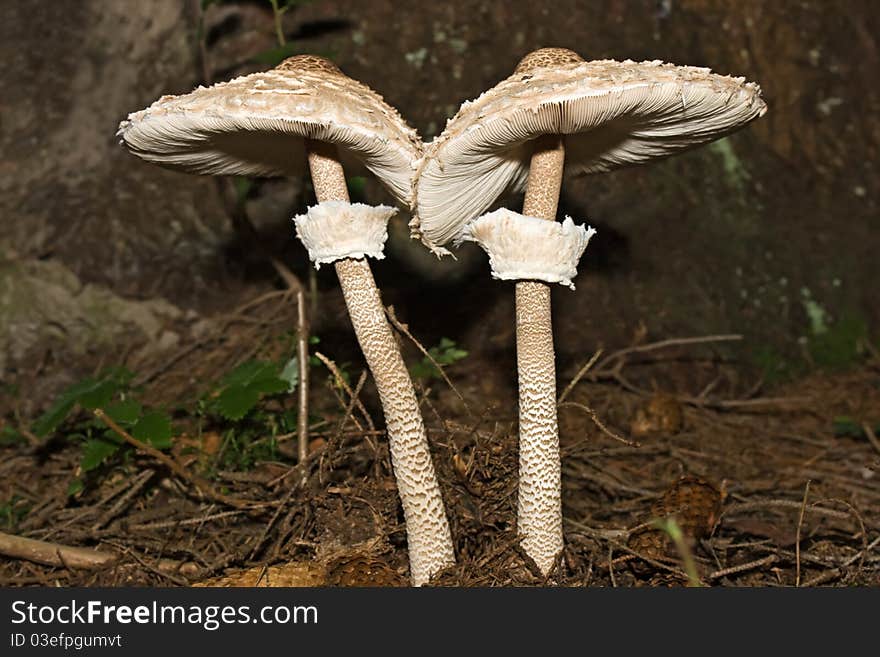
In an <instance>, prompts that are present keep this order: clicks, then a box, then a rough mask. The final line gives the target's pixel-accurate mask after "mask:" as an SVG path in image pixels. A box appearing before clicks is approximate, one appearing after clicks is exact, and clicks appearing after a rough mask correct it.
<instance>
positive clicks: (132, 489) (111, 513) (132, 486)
mask: <svg viewBox="0 0 880 657" xmlns="http://www.w3.org/2000/svg"><path fill="white" fill-rule="evenodd" d="M154 474H156V472H155V471H154V470H149V469H147V470H144V471H143V472H141V473H140V474H138V475H137V476H136V477H134V478H133V480H129V481H128V482H126V484H127V486H128V490H127V491H126V492H125V494H123V495H122V496H121V497H120V498H119V499H118V500H117V501H116V503H115V504H114V505H113V506H112V507H110V508H109V509H108V510H107V511H106V512H104V513H103V514H102V515H101V517H100V518H98V520H97V521H95V524H93V525H92V531H97V530H98V529H101V527H103V526H104V525H106V524H107V523H108V522H110V521H111V520H113V518H115V517H116V516H118V515H119V514H120V513H122V511H123V510H124V509H125V507H126V506H128V503H129V502H130V501H131V500H132V498H133V497H134V496H135V495H137V494H138V493H139V492H140V491H141V490H142V489H143V487H144V486H146V485H147V482H148V481H149V480H150V479H151V478H152V477H153V475H154Z"/></svg>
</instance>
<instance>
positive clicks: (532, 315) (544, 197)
mask: <svg viewBox="0 0 880 657" xmlns="http://www.w3.org/2000/svg"><path fill="white" fill-rule="evenodd" d="M564 163H565V146H564V144H563V140H562V137H560V136H556V135H548V136H547V137H543V138H541V139H539V140H538V142H537V144H536V149H535V152H534V154H533V155H532V161H531V166H530V168H529V181H528V186H527V188H526V197H525V202H524V204H523V214H525V215H527V216H530V217H540V218H542V219H548V220H550V221H553V220H554V219H556V208H557V206H558V203H559V189H560V187H561V185H562V172H563V166H564ZM516 358H517V369H518V371H519V435H520V439H519V500H518V506H517V531H518V532H519V535H520V536H521V537H522V546H523V549H524V550H525V551H526V554H528V555H529V556H530V557H531V558H532V559H534V561H535V563H536V564H537V565H538V567H539V568H540V569H541V572H543V573H544V574H545V575H546V574H547V573H548V572H549V571H550V569H551V568H552V567H553V563H554V561H555V560H556V557H557V556H558V555H559V553H560V552H561V551H562V548H563V538H562V465H561V461H560V456H559V427H558V423H557V419H556V362H555V360H556V355H555V353H554V349H553V322H552V319H551V312H550V286H549V285H547V284H546V283H541V282H539V281H518V282H517V284H516Z"/></svg>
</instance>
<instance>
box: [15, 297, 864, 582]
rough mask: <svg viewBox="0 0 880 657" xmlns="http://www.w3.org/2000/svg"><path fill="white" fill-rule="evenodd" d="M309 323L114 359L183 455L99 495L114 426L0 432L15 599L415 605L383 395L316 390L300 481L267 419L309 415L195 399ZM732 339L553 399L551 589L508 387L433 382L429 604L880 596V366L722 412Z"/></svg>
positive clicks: (227, 319)
mask: <svg viewBox="0 0 880 657" xmlns="http://www.w3.org/2000/svg"><path fill="white" fill-rule="evenodd" d="M294 321H295V304H294V303H293V296H292V294H291V293H289V292H287V291H285V290H278V291H276V292H272V293H269V294H264V295H263V296H262V297H260V298H257V299H254V300H253V301H251V302H250V303H249V304H247V306H246V307H244V306H243V307H241V308H239V309H238V311H236V312H234V313H232V314H230V315H228V316H224V317H223V318H221V320H220V321H218V322H216V323H215V324H214V328H213V329H212V330H210V331H207V332H206V333H204V334H203V335H202V336H201V337H200V338H199V339H198V340H194V341H192V342H191V343H188V344H181V345H179V346H178V347H177V349H176V350H175V351H173V352H172V353H169V352H167V351H166V352H162V355H161V356H156V355H152V356H144V357H142V358H141V359H140V360H139V362H135V363H132V359H133V357H132V355H131V354H132V353H134V352H133V351H132V350H131V348H128V349H122V348H121V349H120V352H119V353H118V354H113V353H108V354H107V356H106V360H107V363H112V362H125V363H126V365H127V366H129V367H131V369H132V370H133V371H135V372H137V375H136V377H135V380H134V381H133V382H132V384H131V385H132V386H133V388H132V389H133V390H136V391H137V396H138V400H139V403H141V402H142V403H143V405H144V406H145V407H163V406H164V407H168V408H171V409H173V410H172V411H170V412H171V417H172V418H173V426H174V437H173V439H172V440H171V441H170V442H169V444H168V445H167V446H166V447H167V448H163V449H153V448H148V447H146V446H143V443H141V447H140V448H130V447H128V446H123V447H122V448H119V449H118V450H117V451H116V452H115V453H114V454H113V455H111V456H107V458H103V459H101V460H100V461H99V462H98V463H97V464H95V463H93V464H91V465H89V466H88V471H85V470H84V464H85V461H84V460H83V458H84V454H83V450H84V448H83V445H84V441H86V438H87V437H88V435H90V434H89V432H94V431H97V428H98V427H99V426H103V425H101V424H100V423H99V420H97V419H96V418H95V417H94V416H93V415H92V414H91V413H89V412H88V411H87V410H83V409H79V410H77V407H74V408H73V409H72V410H71V412H70V414H69V416H68V417H67V419H66V420H64V421H62V422H60V423H59V425H58V427H57V429H55V430H54V431H53V432H51V433H50V435H49V437H47V438H45V439H40V438H38V437H37V436H35V435H34V433H33V432H32V431H31V430H29V429H27V428H26V427H27V426H32V424H29V422H30V420H29V419H26V418H22V417H20V416H18V415H17V414H16V413H15V409H14V408H5V409H2V410H3V412H4V413H5V415H4V416H3V418H4V419H3V420H2V422H3V425H2V426H0V429H2V430H3V433H2V435H3V436H4V437H5V438H4V440H3V441H0V442H2V443H3V444H0V532H4V533H3V534H0V552H2V553H3V554H5V555H7V556H4V557H0V585H4V586H28V585H52V586H55V585H62V586H74V585H77V586H123V585H126V586H129V585H135V586H140V585H180V586H189V585H220V586H236V585H261V586H267V585H268V586H296V585H318V586H321V585H330V586H405V585H407V583H408V567H407V555H406V539H405V530H404V526H403V523H402V512H401V509H400V505H399V501H398V498H397V493H396V486H395V482H394V478H393V474H392V470H391V464H390V458H389V453H388V448H387V441H386V439H385V435H384V432H383V429H382V427H383V420H382V416H381V411H380V410H379V408H378V403H377V400H376V397H375V391H374V390H373V389H372V383H371V382H370V380H369V377H368V376H366V375H365V374H361V372H360V371H358V370H356V369H354V368H353V367H352V366H350V365H348V364H345V363H343V364H340V365H338V366H337V367H336V373H335V374H334V373H333V372H332V371H331V370H328V369H327V368H326V367H325V365H324V364H323V363H316V364H315V365H313V366H312V367H311V372H312V376H311V379H312V384H311V388H310V395H309V404H310V406H309V413H308V416H309V419H310V443H309V456H308V458H307V459H306V460H305V461H304V462H303V463H302V464H298V463H297V458H296V440H297V438H296V434H295V431H290V430H286V429H285V428H284V426H282V425H281V424H280V422H279V421H277V419H273V418H277V417H280V416H282V415H284V414H285V413H289V412H291V410H292V409H295V406H296V401H295V396H296V395H287V394H281V395H278V394H274V395H272V394H267V395H265V396H264V397H263V398H262V399H261V401H260V402H259V404H258V405H257V406H256V407H255V410H253V411H251V412H250V414H249V415H246V416H245V417H244V418H242V419H241V420H239V421H236V422H230V421H228V420H225V419H223V418H220V417H217V416H215V415H211V414H210V413H208V412H206V411H205V408H206V404H209V403H210V399H211V398H212V397H216V393H212V392H211V390H210V389H208V390H197V389H198V387H199V386H198V385H196V384H194V382H204V381H213V380H214V379H215V378H216V376H217V373H218V372H220V373H223V372H228V371H230V370H232V369H233V368H235V367H236V366H238V365H241V364H242V363H246V362H248V360H249V359H253V358H260V359H267V361H273V360H277V359H278V358H279V356H282V355H283V354H284V353H289V340H286V339H285V337H284V336H288V337H289V335H290V332H289V330H288V327H290V326H291V325H293V323H294ZM267 336H268V337H267ZM401 338H402V341H403V342H404V344H405V346H406V354H407V360H408V361H410V362H412V361H413V360H418V358H420V357H421V354H419V353H418V351H416V349H414V345H413V343H412V342H411V341H410V339H409V338H408V337H406V336H405V335H401ZM728 339H732V338H729V337H726V336H706V337H703V338H692V339H687V340H685V339H675V338H669V339H667V340H664V341H661V342H649V341H647V340H641V341H638V340H637V341H635V342H634V343H633V345H632V346H631V347H629V348H627V349H624V350H620V351H617V352H613V353H598V354H595V355H592V354H589V353H588V354H585V355H584V363H585V366H584V367H581V368H580V369H579V371H578V375H576V376H575V377H573V378H571V379H569V380H560V385H559V390H560V393H561V403H560V406H559V413H560V433H561V447H562V455H563V488H564V491H563V503H564V509H563V510H564V517H565V535H566V545H567V547H566V550H565V552H564V554H563V555H562V557H561V558H560V560H559V562H558V564H557V566H556V567H555V569H554V571H553V572H552V573H551V574H550V575H549V576H548V577H542V576H541V575H540V573H539V572H538V571H537V569H536V567H535V566H534V564H533V563H532V562H530V560H529V559H528V557H526V556H525V554H524V552H523V551H522V549H521V548H520V546H519V544H518V540H517V535H516V529H515V515H516V491H517V442H516V411H515V409H516V406H515V400H514V399H513V398H511V397H510V395H509V394H508V395H504V394H495V393H492V392H491V390H492V389H491V388H486V386H481V385H480V381H481V379H483V378H484V376H485V372H486V371H487V369H492V367H493V364H491V363H486V362H480V361H479V360H478V359H476V358H470V357H463V358H461V359H460V360H458V361H457V362H454V363H453V364H450V365H449V366H448V367H446V368H445V371H446V374H447V375H448V377H449V380H450V382H451V383H452V384H453V385H454V386H455V388H452V387H450V385H449V384H448V383H447V382H445V381H444V380H443V378H442V377H441V376H439V373H438V372H436V371H435V372H434V374H435V375H436V376H431V377H427V378H417V380H418V381H419V382H420V386H419V387H420V395H421V399H422V408H423V412H424V416H425V418H426V422H427V425H428V431H429V438H430V442H431V446H432V450H433V455H434V459H435V464H436V467H437V470H438V476H439V479H440V484H441V487H442V489H443V495H444V498H445V500H446V504H447V512H448V515H449V518H450V522H451V527H452V534H453V537H454V541H455V546H456V555H457V564H456V565H455V566H453V567H451V568H449V569H448V570H446V571H444V572H442V573H441V574H440V575H439V576H438V577H436V578H435V580H434V582H433V583H434V584H437V585H441V586H515V585H525V586H540V585H563V586H678V585H687V584H702V585H707V586H816V585H832V586H852V585H878V584H880V440H878V437H877V432H878V431H880V359H878V358H877V357H876V354H874V355H873V357H871V358H869V359H868V360H867V361H865V362H864V363H862V364H861V365H859V366H858V367H856V368H854V369H851V370H849V371H847V372H843V373H821V374H820V373H814V374H812V375H809V376H807V377H805V378H802V379H800V380H797V381H794V382H790V383H788V384H785V385H781V386H777V387H774V388H773V389H772V390H767V391H765V390H763V389H762V387H761V386H760V385H757V384H756V385H753V386H752V387H751V389H750V390H749V391H748V392H747V393H746V394H743V395H741V396H739V397H738V398H735V399H725V398H722V397H720V396H719V395H718V393H717V390H720V389H722V387H721V386H717V385H715V383H717V382H718V381H720V380H722V379H724V378H725V377H729V376H731V374H730V370H731V368H732V367H733V366H732V365H731V364H729V363H726V362H725V361H724V359H722V358H718V357H717V356H715V355H713V352H712V346H713V344H714V343H715V342H717V341H723V340H728ZM316 349H317V350H321V349H327V350H328V353H333V352H332V346H331V345H324V344H319V345H317V347H313V352H314V351H315V350H316ZM591 356H593V357H592V358H591ZM134 360H137V359H134ZM327 360H328V362H330V363H331V364H333V363H332V361H331V360H330V359H329V358H328V359H327ZM349 370H351V372H349ZM696 370H699V371H700V372H701V374H700V376H699V377H690V379H689V373H691V372H693V371H696ZM660 372H662V373H663V376H660V374H659V373H660ZM670 372H677V373H678V376H677V377H673V378H675V379H676V380H705V377H706V373H707V372H710V373H715V377H714V378H712V379H711V381H712V382H715V383H712V382H710V384H709V385H706V386H704V387H703V389H702V391H701V392H700V393H698V394H696V395H694V394H693V392H682V391H681V390H675V389H668V386H666V388H667V389H664V390H663V391H657V390H656V389H655V388H656V387H657V385H656V381H657V380H658V379H663V380H667V379H669V373H670ZM33 376H34V377H37V376H40V373H39V371H38V369H37V368H35V370H34V373H33ZM359 377H360V378H359ZM20 385H25V386H26V385H27V384H26V380H25V379H24V378H23V379H22V382H21V384H20ZM194 390H197V394H198V395H199V396H198V397H195V396H194V394H196V393H194V392H193V391H194ZM480 390H489V392H484V393H481V392H480ZM132 394H134V393H132ZM459 394H461V397H459ZM361 397H363V401H362V403H361V399H360V398H361ZM464 399H466V400H467V404H465V403H464ZM206 400H207V401H206ZM104 430H106V427H105V429H104ZM13 437H16V439H13ZM72 482H75V484H76V485H75V486H73V487H72ZM669 518H672V519H674V522H673V523H670V522H669V520H668V519H669ZM677 529H678V530H680V531H681V534H682V540H680V541H677V540H675V538H676V537H677V533H676V530H677ZM22 537H24V538H29V539H34V540H35V541H39V542H40V543H28V544H27V545H24V546H23V545H21V544H20V543H19V542H18V541H19V539H20V538H22ZM10 542H11V543H10ZM76 548H85V550H78V549H76Z"/></svg>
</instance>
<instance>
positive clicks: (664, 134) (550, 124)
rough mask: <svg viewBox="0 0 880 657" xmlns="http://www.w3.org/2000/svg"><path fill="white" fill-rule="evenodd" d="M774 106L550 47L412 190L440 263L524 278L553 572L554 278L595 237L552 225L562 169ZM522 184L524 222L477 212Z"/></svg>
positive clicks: (536, 487) (521, 363) (597, 166)
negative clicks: (457, 256) (477, 254)
mask: <svg viewBox="0 0 880 657" xmlns="http://www.w3.org/2000/svg"><path fill="white" fill-rule="evenodd" d="M765 111H766V106H765V104H764V102H763V101H762V100H761V98H760V89H759V87H758V86H757V85H755V84H751V83H747V82H745V80H744V79H742V78H732V77H726V76H721V75H716V74H713V73H711V72H710V71H709V70H708V69H705V68H695V67H689V66H674V65H672V64H664V63H662V62H659V61H652V62H641V63H637V62H633V61H623V62H618V61H612V60H601V61H593V62H585V61H584V60H583V59H582V58H581V57H580V56H579V55H578V54H577V53H575V52H573V51H571V50H567V49H564V48H542V49H540V50H536V51H534V52H532V53H530V54H528V55H526V57H524V58H523V59H522V61H521V62H520V63H519V65H518V66H517V68H516V70H515V72H514V73H513V75H511V76H510V77H508V78H507V79H505V80H503V81H501V82H500V83H498V84H497V85H496V86H495V87H493V88H492V89H490V90H489V91H487V92H485V93H484V94H482V95H481V96H480V97H479V98H477V99H476V100H475V101H473V102H466V103H464V104H463V105H462V107H461V109H460V110H459V112H458V113H457V114H456V115H455V117H453V118H452V119H450V121H449V122H448V123H447V125H446V129H445V130H444V131H443V133H442V134H441V135H440V136H438V137H437V138H436V139H435V140H434V141H433V142H431V143H430V144H428V145H427V146H426V149H425V157H424V159H423V160H422V162H421V164H420V166H419V170H418V171H417V173H416V179H415V182H414V193H415V199H414V207H415V216H414V218H413V221H412V222H411V224H410V225H411V227H412V232H413V235H414V236H415V237H418V238H420V239H421V240H422V242H423V243H424V244H425V245H426V246H427V247H428V248H430V249H431V250H432V251H434V252H435V253H437V254H438V255H443V254H446V253H448V251H447V250H446V249H445V248H444V245H446V244H449V243H456V242H461V241H466V240H470V241H475V242H477V243H478V244H479V245H480V246H481V247H482V248H483V249H484V250H485V251H487V252H488V254H489V258H490V265H491V267H492V275H493V276H494V277H495V278H501V279H509V280H515V281H517V282H516V330H517V366H518V370H519V400H520V410H519V414H520V465H519V477H520V479H519V503H518V520H517V526H518V532H519V534H520V536H521V538H522V545H523V547H524V549H525V551H526V552H527V553H528V554H529V556H531V557H532V558H533V559H534V560H535V562H536V564H537V565H538V566H539V567H540V569H541V570H542V572H544V573H548V572H549V571H550V569H551V568H552V566H553V563H554V561H555V559H556V558H557V556H558V555H559V553H560V551H561V550H562V547H563V536H562V503H561V465H560V456H559V433H558V428H557V421H556V372H555V364H554V359H555V355H554V349H553V332H552V324H551V318H550V288H549V286H548V283H561V284H564V285H567V286H569V287H573V284H572V283H571V279H572V278H573V277H574V275H575V274H576V270H577V263H578V261H579V259H580V256H581V255H582V253H583V251H584V249H585V247H586V245H587V242H588V241H589V238H590V237H591V235H592V234H593V232H594V231H593V230H592V229H587V228H585V227H584V226H576V225H575V224H574V223H573V222H572V221H571V219H570V218H567V219H566V220H565V221H564V222H563V223H557V222H556V221H554V220H555V219H556V212H557V205H558V199H559V190H560V186H561V184H562V179H563V174H567V175H569V176H573V175H581V174H590V173H598V172H603V171H609V170H612V169H615V168H618V167H622V166H628V165H635V164H641V163H643V162H648V161H649V160H653V159H656V158H659V157H663V156H667V155H671V154H673V153H676V152H679V151H682V150H685V149H687V148H692V147H694V146H697V145H699V144H703V143H706V142H708V141H711V140H713V139H717V138H719V137H722V136H724V135H726V134H728V133H730V132H732V131H734V130H736V129H738V128H740V127H742V126H744V125H745V124H746V123H748V122H749V121H751V120H752V119H754V118H756V117H758V116H761V115H762V114H763V113H764V112H765ZM523 190H525V202H524V205H523V212H522V214H519V213H515V212H512V211H510V210H504V209H502V210H498V211H495V212H492V213H489V214H486V215H483V216H482V217H480V215H481V214H482V213H483V212H485V211H486V210H487V209H488V208H489V207H490V206H491V205H492V204H493V203H494V202H495V201H496V200H497V199H498V198H499V197H500V196H502V195H503V194H504V193H505V192H510V191H514V192H516V191H523ZM478 217H479V218H478ZM548 220H549V221H548Z"/></svg>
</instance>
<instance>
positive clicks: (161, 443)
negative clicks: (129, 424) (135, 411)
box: [131, 411, 174, 449]
mask: <svg viewBox="0 0 880 657" xmlns="http://www.w3.org/2000/svg"><path fill="white" fill-rule="evenodd" d="M131 435H132V436H134V437H135V438H137V439H138V440H140V441H141V442H144V443H147V444H148V445H152V446H153V447H155V448H156V449H169V448H170V447H171V437H172V436H173V435H174V431H173V429H172V428H171V418H169V417H168V415H166V414H165V413H163V412H161V411H149V412H147V413H145V414H144V416H143V417H142V418H141V419H140V420H138V421H137V424H135V425H134V428H133V429H132V430H131Z"/></svg>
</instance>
